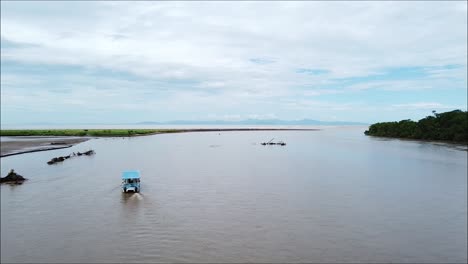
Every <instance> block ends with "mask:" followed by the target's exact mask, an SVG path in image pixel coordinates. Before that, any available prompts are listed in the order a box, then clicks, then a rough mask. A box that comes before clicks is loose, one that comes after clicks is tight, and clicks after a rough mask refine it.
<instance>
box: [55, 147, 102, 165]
mask: <svg viewBox="0 0 468 264" xmlns="http://www.w3.org/2000/svg"><path fill="white" fill-rule="evenodd" d="M95 153H96V152H94V150H88V151H86V152H83V153H81V152H77V153H75V152H73V153H72V154H70V155H68V156H62V157H56V158H53V159H51V160H49V161H48V162H47V164H49V165H52V164H55V163H58V162H63V161H64V160H66V159H69V158H71V157H75V156H76V155H78V156H82V155H86V156H91V155H93V154H95Z"/></svg>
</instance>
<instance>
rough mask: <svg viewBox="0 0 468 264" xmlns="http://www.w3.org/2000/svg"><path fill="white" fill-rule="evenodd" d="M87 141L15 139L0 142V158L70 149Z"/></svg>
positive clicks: (74, 139)
mask: <svg viewBox="0 0 468 264" xmlns="http://www.w3.org/2000/svg"><path fill="white" fill-rule="evenodd" d="M87 140H89V137H83V138H58V137H15V138H12V139H11V140H8V141H3V140H2V142H1V147H0V157H7V156H13V155H19V154H24V153H31V152H38V151H47V150H55V149H63V148H70V147H72V146H74V145H76V144H79V143H82V142H85V141H87Z"/></svg>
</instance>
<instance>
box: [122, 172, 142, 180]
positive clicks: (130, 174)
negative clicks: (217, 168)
mask: <svg viewBox="0 0 468 264" xmlns="http://www.w3.org/2000/svg"><path fill="white" fill-rule="evenodd" d="M122 179H123V180H126V179H140V171H137V170H129V171H124V172H122Z"/></svg>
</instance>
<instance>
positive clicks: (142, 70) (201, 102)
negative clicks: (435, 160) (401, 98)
mask: <svg viewBox="0 0 468 264" xmlns="http://www.w3.org/2000/svg"><path fill="white" fill-rule="evenodd" d="M1 5H2V9H1V24H2V30H1V37H2V39H4V40H7V41H10V42H12V43H23V44H24V43H25V44H32V45H25V46H22V47H18V48H2V52H1V59H2V63H3V62H4V61H16V62H22V63H44V64H55V65H62V64H65V65H78V66H82V67H84V68H88V69H91V70H92V69H106V70H112V71H121V72H124V73H130V74H134V75H136V76H141V77H142V78H144V79H150V80H154V81H157V82H161V85H163V86H164V85H169V86H170V87H168V88H167V89H168V90H170V92H167V93H163V94H161V93H159V92H156V93H157V96H154V97H148V94H150V93H152V91H153V90H157V89H159V88H161V87H159V86H158V87H148V86H145V85H143V84H140V83H139V82H138V81H127V82H125V81H122V80H114V81H113V80H99V81H95V82H93V81H90V80H89V78H88V80H87V82H86V81H84V83H85V84H82V86H83V87H81V86H80V84H79V83H80V82H79V81H77V82H76V83H75V84H76V86H77V87H74V88H72V89H73V91H72V93H71V94H69V95H61V97H60V95H57V94H56V93H53V92H45V93H43V94H42V95H41V96H42V97H43V98H45V99H44V101H37V100H36V101H35V100H33V99H34V98H30V99H27V98H28V95H27V94H20V92H18V90H17V88H15V87H17V86H15V85H12V82H16V81H15V80H14V78H21V76H17V77H12V76H10V77H7V79H6V80H3V77H2V89H6V90H8V91H7V92H5V93H3V91H2V95H5V96H6V97H7V98H6V99H5V100H4V99H2V108H5V106H4V105H3V103H4V102H5V103H6V105H10V106H12V105H13V104H12V103H8V102H16V103H17V104H26V103H29V104H31V105H37V106H38V107H39V105H41V107H43V108H49V109H51V110H53V109H54V106H55V107H58V105H59V104H60V103H55V102H54V103H50V100H51V99H53V98H61V101H63V102H69V103H70V104H75V105H78V104H80V102H88V104H86V107H89V108H90V109H91V108H93V107H96V106H92V105H96V104H94V103H93V101H94V100H95V99H94V98H99V101H105V102H106V103H105V104H97V105H100V106H98V107H97V108H102V109H111V107H115V109H122V108H125V107H126V108H128V109H134V110H145V111H150V110H151V109H153V108H154V107H158V108H159V109H161V108H164V110H162V111H168V112H169V111H173V112H172V113H180V114H181V115H182V114H187V113H196V112H198V113H202V112H203V113H205V114H207V113H209V112H210V111H220V112H225V113H233V112H234V111H238V112H242V113H239V114H240V115H242V116H248V115H249V114H251V113H256V114H258V115H266V114H269V113H273V112H275V113H276V114H277V115H278V113H279V112H282V111H283V112H285V113H286V112H287V114H285V115H287V116H289V117H292V116H293V115H294V114H295V113H298V114H302V115H305V113H299V112H292V111H293V110H292V109H296V108H303V109H305V108H307V109H309V111H313V110H314V109H316V108H327V109H330V111H345V110H347V109H350V108H352V107H355V106H356V105H361V106H362V105H363V104H362V102H349V103H347V104H342V103H334V102H325V101H318V100H315V99H314V100H310V99H305V98H302V97H306V96H320V95H338V94H343V93H346V92H350V93H355V92H360V91H361V92H365V91H366V90H369V89H386V90H393V91H405V90H408V89H426V90H430V89H445V88H446V87H453V86H454V85H456V86H457V87H460V86H461V87H466V79H467V78H466V61H467V52H466V46H467V42H466V39H467V33H466V27H467V21H466V15H467V14H466V12H467V11H466V6H467V4H466V2H463V3H461V2H436V1H434V2H349V3H345V2H242V1H241V2H229V1H228V2H72V3H67V2H47V3H46V2H40V3H21V2H18V3H17V2H2V3H1ZM13 45H14V44H13ZM252 60H253V61H255V60H257V62H260V63H253V61H252ZM262 62H264V63H262ZM265 62H268V63H265ZM444 65H462V66H463V67H461V69H452V70H447V69H445V70H444V69H437V70H432V71H431V72H430V76H428V78H423V79H418V80H403V81H402V80H386V81H372V82H365V83H356V84H349V85H345V86H344V87H340V88H342V89H341V90H339V89H337V88H330V89H328V88H323V87H322V86H323V85H324V84H333V83H334V81H333V80H334V79H336V78H346V77H355V76H367V75H372V74H376V73H378V72H380V71H381V70H382V69H385V68H388V67H407V66H444ZM300 68H304V69H324V70H327V71H328V73H326V74H320V75H307V74H299V73H297V72H296V71H297V69H300ZM2 75H3V72H2ZM12 78H13V79H12ZM75 78H78V77H75ZM83 78H87V77H83ZM452 79H456V80H455V81H453V80H452ZM179 81H187V82H193V85H192V86H191V87H190V88H191V89H185V88H184V89H185V90H184V89H179V88H177V87H175V86H171V85H170V83H171V82H179ZM163 83H165V84H163ZM24 85H28V84H26V83H24ZM29 85H30V84H29ZM92 86H94V88H93V87H92ZM104 86H107V87H109V86H110V87H112V89H113V90H112V91H107V92H104V91H101V90H100V89H98V88H102V87H104ZM78 87H79V88H78ZM186 88H187V87H186ZM210 92H213V93H212V94H210ZM15 96H16V97H15ZM47 96H49V97H47ZM298 96H299V97H300V100H298V98H297V97H298ZM21 98H22V99H21ZM25 98H26V99H27V100H29V101H21V100H26V99H25ZM47 98H49V99H47ZM70 98H73V100H71V99H70ZM281 98H287V99H288V100H290V101H292V102H290V103H288V102H284V100H281ZM67 100H69V101H67ZM70 100H71V101H70ZM128 100H130V103H129V102H128ZM363 100H364V99H363ZM96 101H97V100H96ZM132 101H133V102H134V103H131V102H132ZM46 102H49V103H48V104H46ZM175 105H178V106H177V107H176V106H175ZM314 107H316V108H314ZM259 110H261V111H263V112H264V113H259ZM261 111H260V112H261ZM288 111H289V112H288ZM304 111H305V110H304ZM155 112H156V111H155ZM285 115H279V116H280V117H281V116H285ZM328 116H330V115H328ZM148 117H150V116H148Z"/></svg>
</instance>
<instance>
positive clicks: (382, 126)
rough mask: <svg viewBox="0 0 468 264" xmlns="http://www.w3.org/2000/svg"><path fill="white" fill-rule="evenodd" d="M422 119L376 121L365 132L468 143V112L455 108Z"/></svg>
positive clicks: (375, 134) (374, 134)
mask: <svg viewBox="0 0 468 264" xmlns="http://www.w3.org/2000/svg"><path fill="white" fill-rule="evenodd" d="M432 113H433V115H431V116H427V117H425V118H423V119H420V120H419V121H418V122H415V121H412V120H410V119H405V120H401V121H399V122H382V123H376V124H373V125H371V126H370V127H369V130H366V131H365V132H364V134H366V135H368V136H379V137H396V138H408V139H424V140H444V141H453V142H463V143H468V112H467V111H461V110H453V111H450V112H445V113H436V112H435V111H432Z"/></svg>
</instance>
